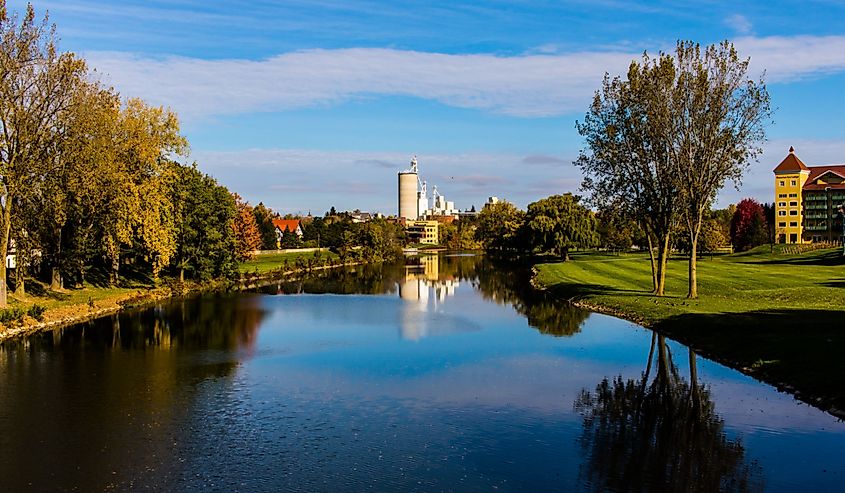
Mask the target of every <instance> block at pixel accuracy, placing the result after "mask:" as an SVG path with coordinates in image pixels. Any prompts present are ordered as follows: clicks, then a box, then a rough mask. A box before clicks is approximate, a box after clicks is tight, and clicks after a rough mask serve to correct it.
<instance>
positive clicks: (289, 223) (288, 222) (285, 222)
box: [273, 219, 299, 233]
mask: <svg viewBox="0 0 845 493" xmlns="http://www.w3.org/2000/svg"><path fill="white" fill-rule="evenodd" d="M273 226H275V227H277V228H279V231H282V232H284V231H285V230H286V229H287V230H288V231H290V232H291V233H293V232H294V231H296V228H298V227H299V219H273Z"/></svg>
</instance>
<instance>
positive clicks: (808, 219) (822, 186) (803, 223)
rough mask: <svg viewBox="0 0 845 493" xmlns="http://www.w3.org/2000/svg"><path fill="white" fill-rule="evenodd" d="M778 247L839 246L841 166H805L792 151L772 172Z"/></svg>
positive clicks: (844, 195) (844, 201) (844, 188)
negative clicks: (796, 244) (804, 244)
mask: <svg viewBox="0 0 845 493" xmlns="http://www.w3.org/2000/svg"><path fill="white" fill-rule="evenodd" d="M774 173H775V232H776V233H775V237H776V240H777V242H778V243H817V242H828V243H835V242H841V241H843V239H845V237H843V233H845V232H843V229H842V219H843V217H842V216H843V213H842V211H843V210H845V165H841V164H839V165H837V164H833V165H825V166H807V165H805V164H804V163H803V162H802V161H801V160H800V159H798V156H796V155H795V149H794V148H792V147H790V148H789V155H787V156H786V158H785V159H784V160H783V161H782V162H781V163H780V164H779V165H778V166H777V168H775V169H774Z"/></svg>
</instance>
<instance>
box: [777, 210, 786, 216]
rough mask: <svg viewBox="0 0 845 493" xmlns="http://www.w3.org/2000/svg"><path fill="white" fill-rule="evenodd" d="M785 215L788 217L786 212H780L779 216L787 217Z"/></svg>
mask: <svg viewBox="0 0 845 493" xmlns="http://www.w3.org/2000/svg"><path fill="white" fill-rule="evenodd" d="M785 215H786V211H778V216H785Z"/></svg>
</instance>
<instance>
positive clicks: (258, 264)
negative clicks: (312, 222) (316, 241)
mask: <svg viewBox="0 0 845 493" xmlns="http://www.w3.org/2000/svg"><path fill="white" fill-rule="evenodd" d="M300 258H301V259H303V260H308V259H313V258H314V252H284V253H266V254H262V255H258V256H256V257H255V258H254V259H252V260H248V261H246V262H243V263H242V264H240V265H239V266H238V270H239V271H240V272H256V271H258V273H259V274H266V273H267V272H270V271H273V270H276V269H280V268H283V267H284V266H285V260H287V262H288V266H289V267H290V268H291V269H292V268H293V267H294V265H295V264H296V260H297V259H300ZM320 258H322V259H337V258H339V257H338V255H337V254H335V253H332V252H330V251H328V250H323V251H320Z"/></svg>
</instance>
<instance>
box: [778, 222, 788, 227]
mask: <svg viewBox="0 0 845 493" xmlns="http://www.w3.org/2000/svg"><path fill="white" fill-rule="evenodd" d="M785 227H786V223H778V228H785Z"/></svg>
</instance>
